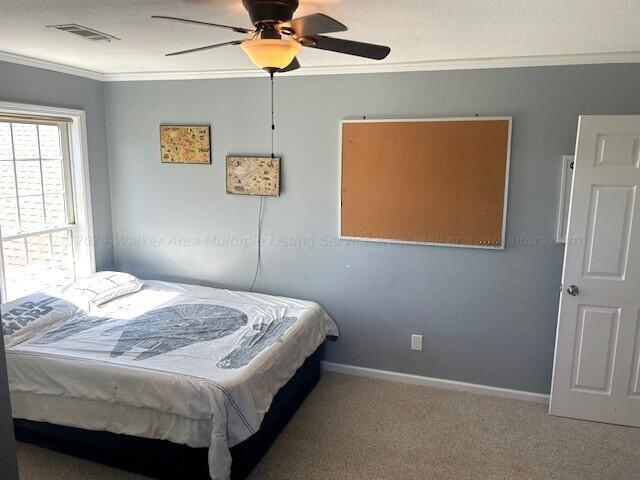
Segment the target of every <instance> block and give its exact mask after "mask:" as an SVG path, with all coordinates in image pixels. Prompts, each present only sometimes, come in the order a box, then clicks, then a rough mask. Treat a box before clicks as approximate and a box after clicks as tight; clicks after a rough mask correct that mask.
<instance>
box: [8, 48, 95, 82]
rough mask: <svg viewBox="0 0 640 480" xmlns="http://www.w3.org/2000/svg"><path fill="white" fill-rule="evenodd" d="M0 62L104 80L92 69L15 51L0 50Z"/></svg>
mask: <svg viewBox="0 0 640 480" xmlns="http://www.w3.org/2000/svg"><path fill="white" fill-rule="evenodd" d="M0 62H8V63H16V64H18V65H25V66H27V67H35V68H42V69H45V70H51V71H54V72H59V73H66V74H68V75H75V76H77V77H84V78H90V79H91V80H101V81H104V75H103V74H102V73H99V72H94V71H93V70H87V69H85V68H79V67H72V66H70V65H64V64H62V63H55V62H49V61H48V60H39V59H37V58H32V57H25V56H24V55H16V54H15V53H8V52H0Z"/></svg>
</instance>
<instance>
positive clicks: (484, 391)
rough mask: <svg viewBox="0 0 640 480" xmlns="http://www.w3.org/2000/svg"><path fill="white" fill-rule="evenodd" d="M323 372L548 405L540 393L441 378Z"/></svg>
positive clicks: (332, 368) (345, 369)
mask: <svg viewBox="0 0 640 480" xmlns="http://www.w3.org/2000/svg"><path fill="white" fill-rule="evenodd" d="M322 366H323V368H324V370H327V371H328V372H335V373H343V374H346V375H355V376H358V377H367V378H375V379H378V380H388V381H391V382H400V383H410V384H412V385H422V386H425V387H433V388H442V389H444V390H455V391H458V392H467V393H475V394H478V395H492V396H494V397H502V398H509V399H511V400H524V401H526V402H535V403H549V395H545V394H542V393H533V392H523V391H521V390H511V389H508V388H499V387H490V386H487V385H477V384H475V383H466V382H458V381H455V380H445V379H442V378H432V377H422V376H420V375H411V374H408V373H398V372H390V371H387V370H376V369H373V368H364V367H354V366H352V365H344V364H341V363H332V362H322Z"/></svg>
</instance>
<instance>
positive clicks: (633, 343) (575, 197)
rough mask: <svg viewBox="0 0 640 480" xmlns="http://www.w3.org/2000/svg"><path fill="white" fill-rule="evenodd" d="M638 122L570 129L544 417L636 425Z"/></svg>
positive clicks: (619, 120)
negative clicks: (569, 174)
mask: <svg viewBox="0 0 640 480" xmlns="http://www.w3.org/2000/svg"><path fill="white" fill-rule="evenodd" d="M639 186H640V116H584V117H581V118H580V123H579V126H578V141H577V145H576V158H575V170H574V180H573V191H572V197H571V207H570V214H569V230H568V235H567V245H566V252H565V260H564V273H563V291H562V295H561V298H560V313H559V320H558V334H557V339H556V358H555V366H554V375H553V377H554V378H553V385H552V391H551V406H550V412H551V414H553V415H560V416H565V417H572V418H581V419H585V420H593V421H598V422H607V423H617V424H622V425H632V426H636V427H640V192H639V191H638V188H639Z"/></svg>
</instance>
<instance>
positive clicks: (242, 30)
mask: <svg viewBox="0 0 640 480" xmlns="http://www.w3.org/2000/svg"><path fill="white" fill-rule="evenodd" d="M151 18H156V19H160V20H170V21H172V22H182V23H189V24H193V25H204V26H206V27H218V28H226V29H227V30H233V31H234V32H237V33H251V32H253V30H249V29H247V28H242V27H231V26H229V25H221V24H219V23H209V22H201V21H199V20H190V19H188V18H178V17H166V16H164V15H151Z"/></svg>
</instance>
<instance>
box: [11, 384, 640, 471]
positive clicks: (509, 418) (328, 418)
mask: <svg viewBox="0 0 640 480" xmlns="http://www.w3.org/2000/svg"><path fill="white" fill-rule="evenodd" d="M18 457H19V464H20V473H21V479H22V480H44V479H47V480H51V479H64V480H80V479H82V480H98V479H99V480H107V479H109V480H111V479H113V480H116V479H117V480H134V479H142V478H143V477H140V476H138V475H132V474H129V473H126V472H122V471H119V470H115V469H111V468H108V467H104V466H101V465H97V464H93V463H90V462H86V461H83V460H79V459H75V458H71V457H67V456H64V455H60V454H57V453H54V452H50V451H48V450H43V449H40V448H36V447H32V446H29V445H25V444H20V445H19V446H18ZM639 478H640V429H633V428H625V427H616V426H611V425H603V424H597V423H589V422H580V421H575V420H568V419H560V418H555V417H550V416H548V415H547V413H546V407H545V406H543V405H538V404H533V403H527V402H519V401H513V400H504V399H499V398H494V397H485V396H477V395H470V394H465V393H457V392H449V391H445V390H436V389H431V388H424V387H416V386H411V385H403V384H398V383H390V382H382V381H378V380H368V379H363V378H357V377H350V376H345V375H336V374H329V373H326V374H325V375H324V377H323V379H322V381H321V383H320V385H319V386H318V387H317V388H316V389H315V390H314V392H313V393H312V394H311V395H310V397H309V398H308V399H307V401H306V402H305V404H304V405H303V406H302V407H301V409H300V410H299V412H298V413H297V414H296V416H295V417H294V419H293V420H292V421H291V422H290V423H289V425H288V426H287V428H286V430H285V431H284V432H283V433H282V435H281V436H280V438H279V439H278V441H277V442H276V444H275V445H274V446H273V447H272V448H271V450H270V451H269V453H268V454H267V455H266V456H265V458H264V459H263V461H262V462H261V464H260V465H259V466H258V467H257V469H256V470H255V471H254V473H253V475H252V476H251V480H287V479H292V480H293V479H296V480H316V479H317V480H320V479H322V480H326V479H331V480H376V479H385V480H386V479H389V480H402V479H429V480H445V479H446V480H454V479H455V480H465V479H478V480H480V479H482V480H497V479H501V480H518V479H523V480H524V479H526V480H533V479H544V480H551V479H554V480H555V479H562V480H569V479H575V480H591V479H593V480H596V479H597V480H626V479H628V480H632V479H639Z"/></svg>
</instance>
